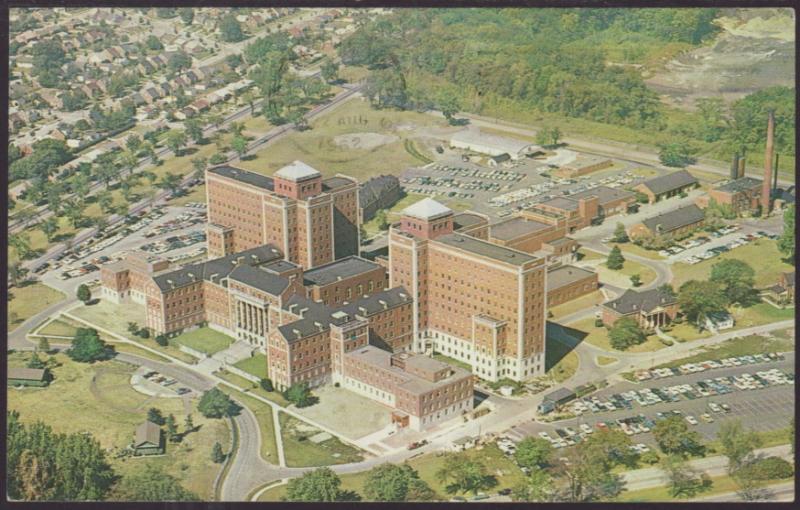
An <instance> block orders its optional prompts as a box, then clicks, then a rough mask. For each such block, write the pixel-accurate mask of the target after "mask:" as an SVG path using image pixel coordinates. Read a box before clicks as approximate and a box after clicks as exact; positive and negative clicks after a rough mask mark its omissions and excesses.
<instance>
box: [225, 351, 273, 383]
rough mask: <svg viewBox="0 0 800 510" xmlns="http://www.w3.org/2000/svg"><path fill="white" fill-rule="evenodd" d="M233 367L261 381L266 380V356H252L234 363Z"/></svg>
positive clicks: (259, 354)
mask: <svg viewBox="0 0 800 510" xmlns="http://www.w3.org/2000/svg"><path fill="white" fill-rule="evenodd" d="M233 366H235V367H236V368H241V369H242V370H244V371H245V372H248V373H250V374H253V375H254V376H256V377H260V378H261V379H266V378H267V355H266V354H261V353H258V354H254V355H253V356H252V357H250V358H247V359H243V360H242V361H238V362H236V363H235V364H234V365H233Z"/></svg>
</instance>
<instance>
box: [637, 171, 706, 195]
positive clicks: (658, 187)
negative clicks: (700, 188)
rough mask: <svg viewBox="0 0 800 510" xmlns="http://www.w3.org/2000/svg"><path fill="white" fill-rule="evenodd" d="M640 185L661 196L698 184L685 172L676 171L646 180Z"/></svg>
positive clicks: (692, 176)
mask: <svg viewBox="0 0 800 510" xmlns="http://www.w3.org/2000/svg"><path fill="white" fill-rule="evenodd" d="M642 184H643V185H644V186H645V187H647V189H649V190H650V191H652V192H653V194H654V195H662V194H664V193H669V192H670V191H675V190H678V189H681V188H685V187H687V186H694V185H696V184H698V182H697V179H696V178H695V176H694V175H692V174H690V173H689V172H687V171H686V170H678V171H677V172H672V173H671V174H667V175H660V176H658V177H654V178H652V179H649V180H646V181H644V182H643V183H642Z"/></svg>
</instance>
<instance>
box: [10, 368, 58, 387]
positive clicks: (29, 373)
mask: <svg viewBox="0 0 800 510" xmlns="http://www.w3.org/2000/svg"><path fill="white" fill-rule="evenodd" d="M48 384H50V373H49V371H48V370H47V369H46V368H16V367H10V368H9V369H8V378H7V385H8V386H39V387H41V386H47V385H48Z"/></svg>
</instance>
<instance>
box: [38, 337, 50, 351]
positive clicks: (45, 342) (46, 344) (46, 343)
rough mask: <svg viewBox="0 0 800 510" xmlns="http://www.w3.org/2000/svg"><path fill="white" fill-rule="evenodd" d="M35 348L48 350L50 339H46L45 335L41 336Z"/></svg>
mask: <svg viewBox="0 0 800 510" xmlns="http://www.w3.org/2000/svg"><path fill="white" fill-rule="evenodd" d="M37 349H38V350H39V351H41V352H44V353H48V352H50V341H49V340H47V337H42V338H40V339H39V345H38V347H37Z"/></svg>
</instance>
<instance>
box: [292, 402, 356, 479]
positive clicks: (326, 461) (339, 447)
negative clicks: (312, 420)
mask: <svg viewBox="0 0 800 510" xmlns="http://www.w3.org/2000/svg"><path fill="white" fill-rule="evenodd" d="M278 419H279V420H280V421H281V436H282V438H283V450H284V454H285V455H286V465H287V466H289V467H305V466H331V465H334V464H347V463H349V462H358V461H360V460H362V459H363V456H362V455H361V453H360V452H359V450H357V449H355V448H353V447H352V446H349V445H346V444H344V443H342V442H341V441H339V439H337V438H336V437H331V438H330V439H326V440H325V441H322V442H320V443H316V444H315V443H313V442H311V441H310V440H309V438H310V437H311V436H313V435H314V434H317V433H319V432H320V430H319V429H317V428H315V427H313V426H311V425H308V424H306V423H305V422H303V421H300V420H298V419H297V418H295V417H293V416H289V415H288V414H286V413H283V412H282V413H279V414H278Z"/></svg>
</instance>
